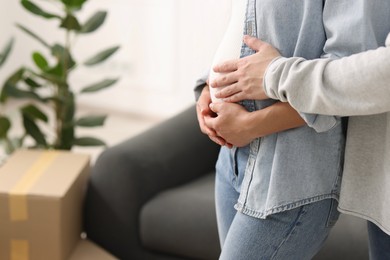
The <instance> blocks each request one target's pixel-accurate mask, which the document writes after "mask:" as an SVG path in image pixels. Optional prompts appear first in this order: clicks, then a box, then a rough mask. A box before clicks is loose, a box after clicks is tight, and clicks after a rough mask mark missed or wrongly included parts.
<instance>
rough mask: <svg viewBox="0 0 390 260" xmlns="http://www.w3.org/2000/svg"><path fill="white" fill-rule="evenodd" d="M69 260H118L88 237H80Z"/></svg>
mask: <svg viewBox="0 0 390 260" xmlns="http://www.w3.org/2000/svg"><path fill="white" fill-rule="evenodd" d="M69 260H118V258H115V257H114V256H113V255H111V254H109V253H108V252H106V251H105V250H103V249H102V248H100V247H99V246H98V245H96V244H95V243H93V242H92V241H90V240H88V239H81V240H80V242H79V243H78V244H77V247H76V249H75V250H74V252H73V254H72V256H71V257H70V258H69Z"/></svg>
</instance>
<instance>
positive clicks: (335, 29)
mask: <svg viewBox="0 0 390 260" xmlns="http://www.w3.org/2000/svg"><path fill="white" fill-rule="evenodd" d="M389 3H390V1H389V0H353V1H351V0H257V1H256V0H248V8H247V15H246V23H245V33H246V34H251V35H254V36H257V37H258V38H260V39H262V40H264V41H266V42H269V43H271V44H272V45H274V46H275V47H276V48H278V50H279V51H280V52H281V54H282V55H283V56H285V57H291V56H299V57H304V58H306V59H314V58H320V57H323V56H325V57H342V56H347V55H350V54H353V53H357V52H361V51H364V50H367V49H373V48H376V47H378V46H380V45H383V43H384V41H385V37H386V35H383V34H382V33H381V27H383V24H381V21H382V20H381V18H380V17H384V16H388V15H389V13H388V10H389V9H388V6H389ZM384 6H385V7H386V8H383V7H384ZM346 24H348V25H350V26H345V25H346ZM252 53H253V52H252V51H251V50H250V49H248V48H247V47H246V46H243V48H242V53H241V54H242V56H246V55H250V54H252ZM204 79H205V77H204V78H203V80H204ZM197 85H198V86H201V85H202V80H200V81H198V83H197ZM198 89H199V88H198ZM273 102H274V101H272V100H266V101H244V102H243V105H244V106H245V107H246V108H247V109H248V110H249V111H253V110H257V109H261V108H263V107H265V106H268V105H270V104H272V103H273ZM301 115H302V117H303V118H304V119H305V121H306V122H307V123H308V125H307V126H304V127H300V128H295V129H291V130H288V131H284V132H280V133H276V134H272V135H268V136H266V137H263V138H258V139H255V140H254V141H252V142H251V144H250V145H249V155H248V154H247V153H246V152H247V150H248V148H234V149H235V151H234V152H233V153H231V152H230V153H229V154H230V156H236V157H237V158H238V157H240V158H242V157H243V155H244V156H247V158H248V160H247V165H246V168H245V169H244V168H243V169H238V170H239V171H241V172H243V171H244V172H245V176H244V180H243V183H242V185H241V193H240V197H239V200H238V203H237V205H236V209H237V210H239V211H241V212H243V213H245V214H248V215H250V216H254V217H259V218H265V217H266V216H267V215H270V214H273V213H277V212H281V211H284V210H288V209H292V208H295V207H298V206H301V205H304V204H308V203H311V202H315V201H319V200H322V199H327V198H334V199H338V196H339V191H340V182H341V173H342V165H343V155H344V145H345V128H346V127H345V122H344V121H345V120H340V118H337V117H332V116H323V115H312V114H301ZM222 152H228V151H227V149H222V150H221V153H222ZM240 153H242V154H241V155H239V154H240Z"/></svg>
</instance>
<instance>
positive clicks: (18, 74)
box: [0, 68, 25, 103]
mask: <svg viewBox="0 0 390 260" xmlns="http://www.w3.org/2000/svg"><path fill="white" fill-rule="evenodd" d="M24 72H25V69H24V68H20V69H18V70H17V71H15V72H14V73H13V74H12V75H11V76H10V77H9V78H8V79H7V80H6V81H5V83H4V86H3V88H2V90H1V93H0V103H4V102H5V101H6V100H7V98H8V97H9V96H14V95H13V93H14V92H15V91H17V90H18V89H17V84H18V82H19V81H20V80H21V79H22V78H23V74H24Z"/></svg>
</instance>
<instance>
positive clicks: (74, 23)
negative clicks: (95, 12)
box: [60, 14, 81, 31]
mask: <svg viewBox="0 0 390 260" xmlns="http://www.w3.org/2000/svg"><path fill="white" fill-rule="evenodd" d="M60 28H65V29H67V30H69V31H71V30H73V31H80V30H81V26H80V23H79V21H78V20H77V18H76V17H75V16H73V15H71V14H68V15H67V16H66V17H65V19H63V20H62V22H61V24H60Z"/></svg>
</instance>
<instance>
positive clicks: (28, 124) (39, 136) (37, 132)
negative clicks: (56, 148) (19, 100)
mask: <svg viewBox="0 0 390 260" xmlns="http://www.w3.org/2000/svg"><path fill="white" fill-rule="evenodd" d="M22 115H23V126H24V129H25V130H26V132H27V134H28V135H30V136H31V137H32V138H33V139H34V140H35V142H36V143H37V144H38V145H42V146H44V147H47V142H46V139H45V136H44V134H43V133H42V131H41V129H39V127H38V125H37V124H36V123H35V122H34V120H31V119H30V118H29V117H28V116H27V115H24V114H22Z"/></svg>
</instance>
